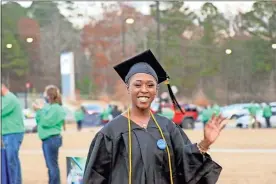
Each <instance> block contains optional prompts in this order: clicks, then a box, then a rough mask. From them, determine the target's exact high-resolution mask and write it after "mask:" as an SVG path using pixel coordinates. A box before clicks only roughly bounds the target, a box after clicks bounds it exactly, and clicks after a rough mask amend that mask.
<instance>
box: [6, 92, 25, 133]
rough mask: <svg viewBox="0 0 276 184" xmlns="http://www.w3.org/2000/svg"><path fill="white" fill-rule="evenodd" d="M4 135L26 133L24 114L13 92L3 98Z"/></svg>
mask: <svg viewBox="0 0 276 184" xmlns="http://www.w3.org/2000/svg"><path fill="white" fill-rule="evenodd" d="M1 99H2V105H1V121H2V135H6V134H12V133H22V132H25V128H24V120H23V113H22V108H21V105H20V102H19V100H18V98H17V97H16V96H15V95H14V94H13V93H11V92H8V93H7V94H6V95H5V96H1Z"/></svg>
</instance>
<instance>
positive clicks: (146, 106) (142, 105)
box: [137, 104, 150, 110]
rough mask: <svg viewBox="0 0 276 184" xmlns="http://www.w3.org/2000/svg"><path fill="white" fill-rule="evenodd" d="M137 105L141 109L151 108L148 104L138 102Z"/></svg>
mask: <svg viewBox="0 0 276 184" xmlns="http://www.w3.org/2000/svg"><path fill="white" fill-rule="evenodd" d="M137 107H138V109H140V110H149V109H150V106H149V105H148V104H138V105H137Z"/></svg>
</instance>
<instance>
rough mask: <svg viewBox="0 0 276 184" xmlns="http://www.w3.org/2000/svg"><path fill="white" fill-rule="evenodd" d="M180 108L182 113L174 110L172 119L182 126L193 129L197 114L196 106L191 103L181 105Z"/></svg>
mask: <svg viewBox="0 0 276 184" xmlns="http://www.w3.org/2000/svg"><path fill="white" fill-rule="evenodd" d="M181 108H182V111H183V112H184V114H183V113H182V112H181V111H180V110H175V112H174V116H173V119H172V121H173V122H174V123H175V124H177V125H179V126H181V127H182V128H185V129H190V128H191V129H194V128H195V122H196V120H197V119H198V115H199V113H198V109H197V106H195V105H193V104H185V105H181Z"/></svg>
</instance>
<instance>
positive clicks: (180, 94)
mask: <svg viewBox="0 0 276 184" xmlns="http://www.w3.org/2000/svg"><path fill="white" fill-rule="evenodd" d="M1 14H2V17H1V21H2V27H1V38H2V45H1V47H2V61H1V62H2V64H1V70H2V71H1V78H2V81H4V82H5V83H6V84H8V87H9V88H10V90H11V91H12V92H14V93H15V94H16V95H17V96H18V97H19V99H20V100H21V102H22V107H23V111H24V114H25V125H26V131H27V132H36V129H35V127H36V123H35V120H34V117H35V114H34V112H33V111H32V110H31V109H30V107H31V104H32V103H33V102H34V100H36V99H38V98H41V99H43V91H44V89H45V86H47V85H49V84H54V85H56V86H58V87H59V88H60V89H61V92H62V95H63V104H64V108H65V109H66V110H67V119H66V121H67V122H68V123H70V122H75V119H74V112H75V111H76V110H77V109H79V108H80V106H84V107H85V108H86V110H87V111H88V114H89V115H87V117H86V118H85V122H86V124H87V126H92V124H93V126H94V125H102V124H103V123H107V122H108V121H109V120H110V119H112V118H113V117H114V116H115V115H112V116H111V117H110V116H109V115H108V113H109V114H110V113H111V111H109V110H108V113H107V112H106V109H108V108H109V107H112V108H113V110H114V107H115V106H116V108H118V109H117V112H116V113H117V114H118V112H122V111H123V110H124V109H125V108H126V106H127V105H128V104H129V98H128V95H127V92H126V88H125V85H124V83H123V82H122V81H121V79H120V78H119V76H118V75H117V74H116V73H115V71H114V70H113V66H114V65H116V64H118V63H120V62H122V61H123V60H124V59H126V58H128V57H131V56H133V55H135V54H137V53H139V52H142V51H144V50H146V49H151V50H152V51H153V53H154V54H155V56H156V57H157V58H158V60H159V61H160V63H161V64H162V65H163V66H164V68H165V70H166V71H167V72H168V74H169V76H170V78H171V84H172V86H173V91H174V93H175V95H176V96H177V99H178V101H179V102H180V104H181V106H182V108H183V109H184V110H185V111H186V113H185V115H181V114H179V112H175V111H174V109H173V107H172V106H171V104H170V102H169V101H168V94H167V93H166V91H167V89H166V86H165V85H161V88H160V91H159V97H158V98H157V100H156V101H154V102H153V104H152V111H153V112H155V113H160V114H162V115H164V116H166V117H168V118H169V119H171V120H173V121H174V122H176V123H177V124H179V125H181V126H182V127H183V128H189V129H201V128H202V127H203V123H202V122H204V120H203V119H204V117H203V116H205V115H206V114H205V113H204V112H206V111H204V110H206V109H209V110H210V111H209V114H210V112H211V113H214V112H215V113H218V112H220V113H222V114H223V116H224V117H227V118H229V119H231V123H229V125H228V127H229V128H237V127H238V128H246V129H247V128H250V127H251V125H253V124H254V122H253V123H252V116H251V115H252V112H251V111H252V107H253V106H254V107H256V109H257V110H256V111H257V113H255V116H256V120H257V122H258V123H259V124H258V127H262V128H267V124H266V119H265V117H264V116H263V108H264V107H265V105H268V106H270V108H271V109H272V114H271V116H270V123H271V126H272V127H276V2H275V1H229V2H228V1H224V2H223V1H209V2H206V1H194V2H193V1H184V2H183V1H178V2H174V1H171V2H159V1H127V2H123V1H122V2H116V1H114V2H113V1H108V2H105V1H97V2H93V1H86V2H85V1H56V2H54V1H44V2H40V1H33V2H32V1H18V2H17V1H13V2H11V1H2V4H1ZM116 113H115V112H113V114H116ZM94 114H97V117H96V119H95V116H93V117H91V116H90V115H94ZM103 114H105V115H103ZM111 114H112V113H111ZM207 114H208V113H207ZM84 124H85V123H84ZM74 126H75V125H74ZM67 130H68V126H67ZM69 130H70V127H69ZM274 130H275V129H274ZM239 131H240V130H238V132H234V133H233V132H232V133H231V132H230V133H229V132H228V133H227V136H230V137H236V136H240V135H248V137H247V136H244V137H243V138H244V139H243V138H242V136H241V137H240V138H237V139H239V141H237V140H236V141H234V140H229V139H228V138H229V137H224V138H222V140H223V141H221V142H219V143H218V147H217V148H223V149H224V148H225V147H227V146H225V145H229V147H228V148H237V149H240V148H254V149H255V148H256V149H259V148H271V149H272V148H274V152H273V151H272V152H273V153H274V154H275V147H276V145H275V143H273V141H268V140H267V139H264V140H263V139H260V137H261V138H263V136H264V135H271V136H274V137H275V135H276V134H275V133H274V134H271V132H267V131H266V130H263V132H262V131H259V133H260V134H261V135H258V134H257V133H252V132H251V131H249V132H246V133H245V132H239ZM247 133H248V134H247ZM68 134H69V135H70V136H69V137H67V138H70V137H71V136H73V137H74V136H77V134H76V135H75V134H72V132H70V131H69V132H68ZM65 135H67V134H65ZM81 135H85V136H86V139H83V140H86V142H85V141H84V142H85V143H80V142H82V141H80V142H79V143H78V144H76V145H74V146H75V147H74V146H73V144H71V143H72V142H70V143H69V142H67V143H65V145H67V147H66V146H65V148H66V149H71V150H74V149H75V151H76V149H77V148H76V147H78V149H87V148H88V146H89V141H90V140H91V139H90V138H91V136H89V135H86V134H85V133H84V134H83V133H82V134H81ZM188 135H189V136H191V137H192V140H195V141H197V138H198V135H199V134H198V133H197V132H188ZM200 135H201V134H200ZM257 135H258V136H257ZM78 136H80V135H78ZM271 136H270V138H271ZM75 138H76V139H75V140H78V141H79V140H80V139H81V138H80V137H75ZM249 139H250V140H249ZM28 140H29V141H30V142H29V143H28ZM67 140H68V139H67ZM270 140H271V139H270ZM32 141H33V139H32V136H31V137H27V138H26V142H27V143H26V142H25V143H24V144H25V145H23V148H24V149H25V152H24V149H23V154H24V159H25V160H24V161H23V164H24V163H25V167H26V168H27V169H26V168H25V171H26V170H27V171H28V173H30V174H29V175H28V174H27V176H26V177H25V181H26V183H39V181H40V180H32V179H31V178H32V177H31V173H32V172H29V171H31V169H30V167H29V166H26V165H28V164H27V163H33V164H34V165H35V163H34V162H33V161H32V159H31V157H29V156H30V154H29V153H31V155H32V154H33V153H35V152H32V151H30V150H32V149H34V148H35V146H34V145H36V143H33V142H32ZM231 141H233V142H231ZM258 141H261V142H258ZM262 141H263V142H262ZM253 142H254V143H253ZM274 142H275V141H274ZM37 145H39V144H38V143H37ZM260 145H262V146H260ZM28 149H29V151H30V152H28ZM65 152H66V150H64V152H63V156H64V157H65V155H66V154H65ZM81 152H82V153H86V151H81ZM218 152H219V151H218ZM222 152H223V151H222ZM66 153H70V154H71V153H75V152H74V151H73V152H70V151H68V150H67V152H66ZM77 153H79V152H77ZM230 153H231V154H230ZM232 153H233V152H227V153H226V155H227V154H228V156H230V157H231V156H233V155H232ZM265 153H266V152H260V154H259V155H255V156H252V155H251V156H248V155H247V156H246V158H251V160H258V159H259V162H258V163H257V164H256V163H254V164H255V165H256V169H255V170H254V169H253V171H252V172H249V171H248V172H245V173H243V174H240V175H239V176H240V177H241V179H238V177H239V176H238V177H237V178H236V180H231V178H232V177H235V176H237V172H236V171H234V170H235V169H236V168H237V167H236V165H233V167H232V165H231V164H230V165H231V166H229V165H228V162H227V161H226V160H225V156H224V155H225V154H224V155H223V154H221V152H219V153H218V154H217V155H216V154H215V157H216V156H217V158H219V159H220V161H222V163H224V164H225V165H228V168H227V166H226V169H228V170H227V171H228V172H229V171H230V172H229V173H226V174H224V175H223V177H222V179H221V180H220V181H221V183H224V184H225V183H243V184H245V183H254V182H256V183H263V181H264V180H263V178H261V177H260V178H256V177H255V178H254V176H257V175H258V174H259V173H260V172H259V170H258V169H260V168H269V167H268V166H269V165H271V166H272V164H273V163H274V165H273V167H274V168H276V167H275V163H276V161H275V158H274V157H273V158H274V161H275V162H272V161H271V157H269V159H270V160H269V159H267V160H264V159H263V157H262V156H263V154H265ZM84 155H85V154H84ZM233 158H235V159H238V160H239V161H237V162H234V163H233V164H237V163H238V162H240V164H243V165H242V166H241V165H239V166H240V168H243V166H244V165H246V164H247V163H249V161H250V160H246V159H245V157H243V156H241V157H236V156H233ZM266 158H268V157H266ZM226 163H227V164H226ZM258 164H259V166H260V167H258ZM64 168H65V167H64ZM271 168H272V167H271ZM28 169H29V170H28ZM27 171H26V173H27ZM243 171H244V169H243ZM274 171H275V170H274ZM45 172H46V171H45ZM261 173H263V176H265V175H266V174H268V173H269V174H268V175H266V176H269V177H268V178H267V181H268V183H273V182H272V181H276V175H275V173H276V171H275V172H272V171H271V170H266V171H264V170H263V172H261ZM42 175H43V173H42ZM43 176H44V175H43ZM251 176H253V178H252V180H250V179H248V177H251ZM270 176H271V177H270ZM45 177H46V174H45ZM258 179H259V180H258ZM270 179H271V180H270ZM45 181H46V180H44V183H45ZM41 183H43V181H42V182H41Z"/></svg>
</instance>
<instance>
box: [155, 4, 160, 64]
mask: <svg viewBox="0 0 276 184" xmlns="http://www.w3.org/2000/svg"><path fill="white" fill-rule="evenodd" d="M156 21H157V59H158V61H159V62H161V49H160V11H159V1H156Z"/></svg>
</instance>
